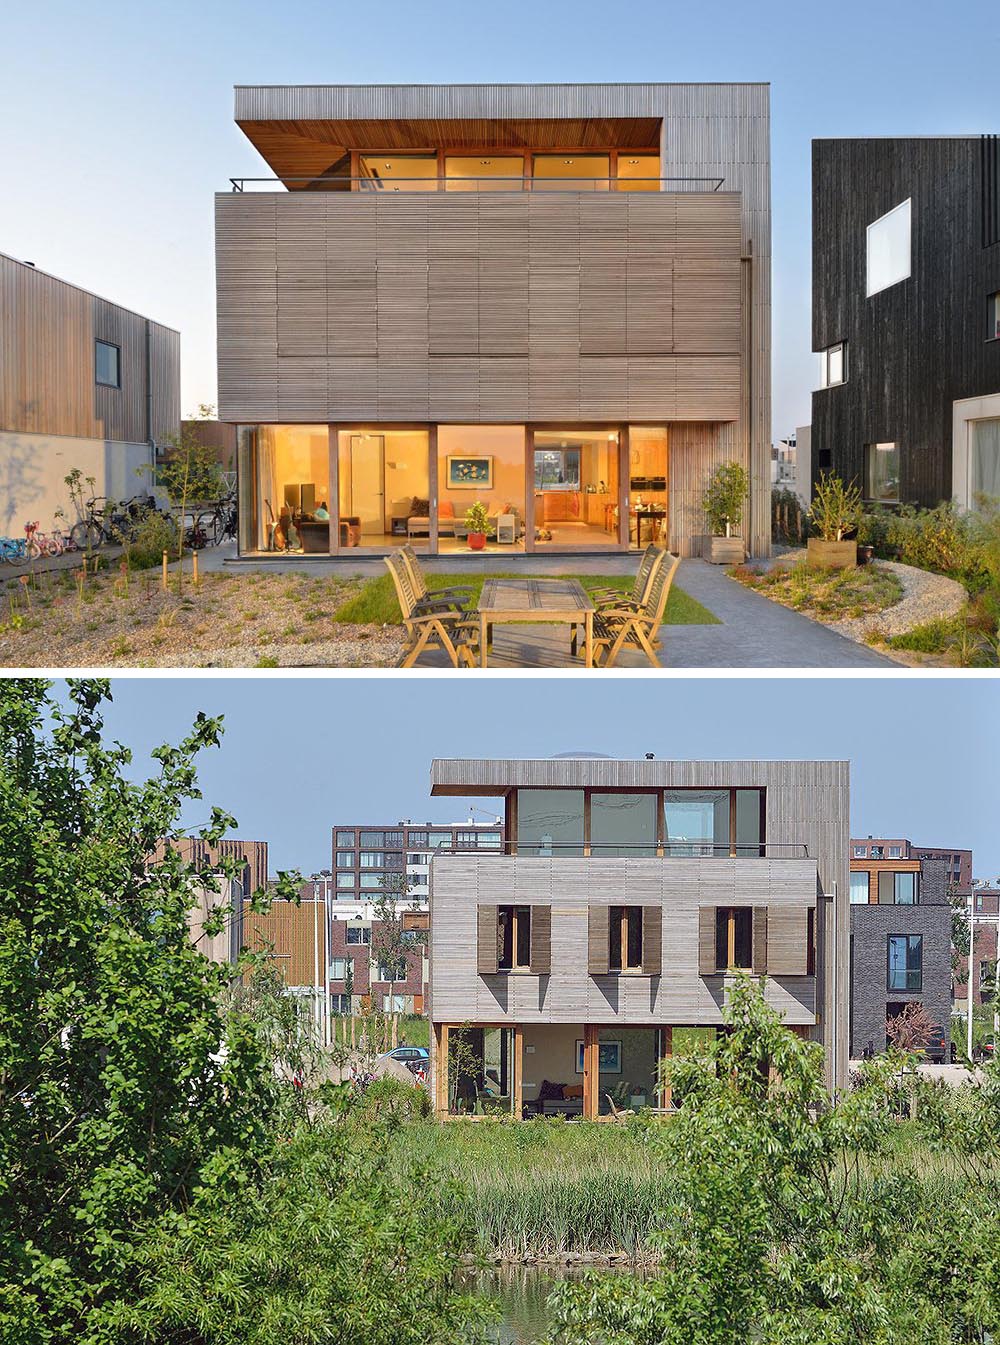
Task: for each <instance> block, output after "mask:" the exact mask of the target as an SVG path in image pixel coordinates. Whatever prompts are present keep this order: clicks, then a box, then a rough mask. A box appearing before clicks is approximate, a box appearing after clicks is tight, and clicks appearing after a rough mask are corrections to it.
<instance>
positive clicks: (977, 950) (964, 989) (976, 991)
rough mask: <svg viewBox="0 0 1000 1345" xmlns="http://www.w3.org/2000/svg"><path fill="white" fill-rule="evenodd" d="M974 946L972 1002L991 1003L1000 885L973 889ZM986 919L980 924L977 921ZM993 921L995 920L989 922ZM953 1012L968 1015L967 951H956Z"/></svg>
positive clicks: (999, 909) (993, 988)
mask: <svg viewBox="0 0 1000 1345" xmlns="http://www.w3.org/2000/svg"><path fill="white" fill-rule="evenodd" d="M972 913H973V920H974V921H975V942H974V943H973V976H972V1002H973V1004H983V1003H984V1002H986V1001H988V1000H990V999H991V998H992V997H993V994H994V992H995V989H996V979H995V968H996V960H997V924H996V917H997V915H998V914H1000V884H998V885H997V886H995V887H986V886H978V887H973V902H972ZM979 916H984V917H987V918H986V919H984V920H983V922H982V923H979V920H978V917H979ZM989 917H992V919H989ZM956 953H957V957H956V959H955V960H956V967H955V989H954V996H953V999H954V1008H955V1012H956V1013H967V1012H968V1003H969V956H968V949H966V950H965V951H964V952H963V950H962V949H956Z"/></svg>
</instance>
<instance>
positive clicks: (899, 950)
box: [887, 934, 924, 990]
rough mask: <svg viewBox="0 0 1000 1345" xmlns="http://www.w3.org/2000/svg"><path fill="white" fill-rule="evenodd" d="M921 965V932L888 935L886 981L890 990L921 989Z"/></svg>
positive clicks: (922, 944)
mask: <svg viewBox="0 0 1000 1345" xmlns="http://www.w3.org/2000/svg"><path fill="white" fill-rule="evenodd" d="M923 965H924V940H923V935H922V934H890V935H889V937H888V982H887V983H888V986H889V989H890V990H922V989H923V983H924V974H923Z"/></svg>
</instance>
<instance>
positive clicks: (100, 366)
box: [94, 341, 122, 388]
mask: <svg viewBox="0 0 1000 1345" xmlns="http://www.w3.org/2000/svg"><path fill="white" fill-rule="evenodd" d="M120 361H121V352H120V351H119V349H118V347H117V346H113V345H111V344H110V342H108V341H95V342H94V378H95V380H96V381H97V382H98V383H100V384H101V385H102V387H106V388H120V387H121V385H122V384H121V368H120Z"/></svg>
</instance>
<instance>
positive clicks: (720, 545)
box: [701, 536, 747, 565]
mask: <svg viewBox="0 0 1000 1345" xmlns="http://www.w3.org/2000/svg"><path fill="white" fill-rule="evenodd" d="M701 557H702V560H707V561H711V563H712V564H713V565H742V564H743V562H744V561H745V560H746V558H747V553H746V549H745V547H744V545H743V538H742V537H711V536H705V537H702V539H701Z"/></svg>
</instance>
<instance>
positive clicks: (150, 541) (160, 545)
mask: <svg viewBox="0 0 1000 1345" xmlns="http://www.w3.org/2000/svg"><path fill="white" fill-rule="evenodd" d="M176 550H177V524H176V523H175V522H174V520H173V519H172V518H168V517H166V516H165V515H164V514H161V513H159V512H157V511H156V510H150V512H149V513H147V514H146V515H145V516H144V517H143V519H142V521H141V522H140V524H139V526H138V527H137V528H136V530H135V535H134V537H133V539H132V542H131V544H130V545H128V546H126V548H125V556H126V559H127V561H128V566H129V569H130V570H149V569H152V567H153V566H155V565H159V564H160V562H161V561H162V559H163V553H164V551H166V552H168V553H169V554H170V555H171V556H173V555H174V553H175V552H176Z"/></svg>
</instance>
